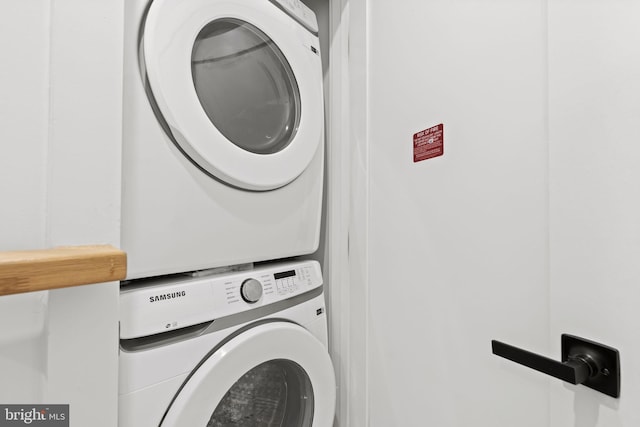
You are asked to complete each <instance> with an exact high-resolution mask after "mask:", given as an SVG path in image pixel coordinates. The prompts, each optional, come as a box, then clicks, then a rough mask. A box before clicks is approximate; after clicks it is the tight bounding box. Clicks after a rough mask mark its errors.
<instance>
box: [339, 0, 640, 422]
mask: <svg viewBox="0 0 640 427" xmlns="http://www.w3.org/2000/svg"><path fill="white" fill-rule="evenodd" d="M336 3H342V4H345V3H348V8H349V10H350V13H351V16H350V19H349V23H350V28H349V40H350V50H349V52H350V53H349V54H348V55H346V56H345V57H346V58H347V59H346V61H347V64H348V66H349V70H350V75H351V76H352V77H355V76H356V75H357V76H358V77H359V79H354V78H352V79H351V80H350V83H351V92H350V93H351V95H352V97H351V99H349V100H348V102H347V104H348V105H350V107H349V112H350V114H351V120H350V121H349V123H348V126H349V127H350V128H351V130H352V132H351V133H350V134H349V136H350V139H349V142H350V144H351V145H352V146H353V147H354V149H353V151H352V155H353V158H352V160H351V162H350V165H351V170H352V191H353V193H354V194H353V196H352V198H351V200H352V202H351V203H352V206H351V209H352V212H354V213H356V212H357V213H360V215H358V216H354V219H353V220H352V221H351V223H350V224H351V228H350V242H349V244H350V248H351V249H350V253H349V259H350V263H351V265H352V268H351V271H352V272H353V273H354V274H353V275H352V276H351V282H350V283H349V286H350V288H352V289H357V290H358V291H359V292H360V298H359V299H356V298H352V299H351V300H350V303H349V304H350V307H351V311H350V317H351V318H350V319H349V322H350V323H351V324H353V323H354V322H360V323H362V318H363V317H364V323H365V326H364V327H362V328H361V331H363V336H364V338H362V339H360V340H357V341H354V342H353V343H352V345H351V348H350V350H349V351H350V355H349V359H350V360H351V362H350V363H351V364H352V365H355V364H356V363H359V364H360V367H356V369H352V370H351V371H350V377H351V378H353V379H354V380H355V382H354V383H353V384H351V390H355V389H359V391H360V393H353V392H352V393H351V394H350V396H349V402H348V405H349V407H350V408H352V409H353V410H354V411H356V412H358V414H360V416H358V417H355V418H351V417H350V418H349V420H350V421H351V422H349V423H347V424H343V425H348V426H350V427H356V426H371V427H377V426H380V427H383V426H403V427H410V426H416V427H422V426H439V427H440V426H442V427H445V426H446V427H470V426H474V427H507V426H509V427H510V426H519V427H544V426H554V427H555V426H558V427H560V426H561V427H569V426H571V427H574V426H575V427H622V426H624V427H635V426H637V425H639V423H640V412H639V411H638V409H637V402H638V401H640V363H638V361H639V360H640V345H639V344H638V339H637V337H638V334H637V325H638V319H639V316H638V311H637V307H638V306H639V305H640V288H639V287H638V283H640V268H639V265H640V264H639V263H638V259H640V258H639V256H640V227H638V224H639V222H638V218H640V198H639V197H638V183H639V182H640V168H638V166H637V163H638V159H639V158H640V145H639V144H638V143H637V141H638V139H639V138H640V131H639V130H638V129H639V128H638V126H637V118H638V117H640V85H639V84H638V82H639V81H640V80H639V79H638V76H640V51H639V49H640V48H638V46H640V42H639V41H640V30H639V28H640V27H638V25H637V21H638V17H639V16H640V5H638V4H637V3H636V2H631V1H627V0H615V1H607V0H589V1H580V0H522V1H517V2H513V1H508V0H482V1H478V0H453V1H451V0H427V1H400V2H383V1H376V0H349V1H348V2H346V1H340V0H336ZM354 70H355V72H354ZM438 124H443V125H444V155H443V156H441V157H436V158H433V159H429V160H424V161H421V162H417V163H414V162H413V158H412V155H413V141H412V140H413V135H414V134H415V133H417V132H419V131H421V130H423V129H426V128H429V127H432V126H435V125H438ZM354 231H355V232H354ZM356 263H359V265H360V266H359V268H357V266H356ZM562 333H572V334H576V335H580V336H584V337H585V338H589V339H593V340H595V341H598V342H602V343H605V344H608V345H611V346H614V347H617V348H619V349H620V351H621V360H622V391H621V396H620V399H614V398H611V397H609V396H605V395H603V394H601V393H598V392H595V391H593V390H591V389H588V388H586V387H584V386H573V385H568V384H566V383H563V382H560V381H559V380H556V379H550V377H547V376H544V375H542V374H540V373H538V372H535V371H533V370H529V369H527V368H524V367H522V366H519V365H516V364H514V363H510V362H508V361H505V360H503V359H500V358H498V357H496V356H493V355H492V354H491V345H490V341H491V339H493V338H496V339H500V340H502V341H506V342H509V343H512V344H513V345H516V346H518V347H523V348H526V349H529V350H531V351H534V352H536V353H539V354H543V355H547V356H549V357H552V358H554V359H560V348H559V347H560V346H559V344H560V334H562Z"/></svg>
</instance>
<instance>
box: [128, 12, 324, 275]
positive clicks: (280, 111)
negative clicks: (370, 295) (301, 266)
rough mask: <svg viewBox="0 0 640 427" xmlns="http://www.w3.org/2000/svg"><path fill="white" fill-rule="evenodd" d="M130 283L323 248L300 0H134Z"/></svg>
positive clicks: (318, 74)
mask: <svg viewBox="0 0 640 427" xmlns="http://www.w3.org/2000/svg"><path fill="white" fill-rule="evenodd" d="M125 8H126V16H125V59H124V63H125V64H124V65H125V76H124V119H123V129H124V131H123V184H122V185H123V188H122V194H123V199H122V236H121V237H122V247H123V249H124V250H126V251H127V254H128V269H127V270H128V278H129V279H133V278H140V277H150V276H156V275H163V274H170V273H175V272H184V271H193V270H200V269H207V268H213V267H220V266H229V265H234V264H243V263H249V262H256V261H264V260H274V259H280V258H285V257H291V256H297V255H303V254H308V253H312V252H314V251H315V250H316V249H317V247H318V242H319V230H320V218H321V209H322V181H323V155H324V152H323V150H324V116H323V114H324V113H323V111H324V110H323V92H322V66H321V61H320V46H319V41H318V37H317V29H318V28H317V23H316V19H315V15H314V14H313V12H312V11H311V10H310V9H308V8H307V7H306V6H305V5H304V4H302V3H301V2H300V1H299V0H131V1H127V2H125Z"/></svg>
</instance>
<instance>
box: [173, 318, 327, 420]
mask: <svg viewBox="0 0 640 427" xmlns="http://www.w3.org/2000/svg"><path fill="white" fill-rule="evenodd" d="M335 387H336V385H335V377H334V372H333V365H332V364H331V360H330V359H329V355H328V353H327V350H326V348H325V347H324V346H323V345H322V343H320V341H318V340H317V339H316V338H315V337H314V336H313V335H311V333H309V332H308V331H307V330H306V329H304V328H303V327H301V326H299V325H296V324H293V323H288V322H271V323H262V324H259V325H258V326H255V327H253V328H251V329H249V330H246V331H244V332H242V333H240V334H239V335H236V336H235V337H233V338H232V339H230V340H229V341H227V342H225V343H224V344H223V345H222V346H220V347H218V348H216V349H214V350H213V351H212V352H211V353H210V354H209V355H208V356H207V357H206V358H205V359H204V360H203V361H202V363H201V364H200V365H199V366H198V367H197V368H196V369H195V370H194V371H193V372H192V374H191V375H190V376H189V378H188V379H187V380H186V381H185V383H184V384H183V385H182V388H181V389H180V390H179V391H178V394H177V395H176V397H175V399H174V400H173V402H172V403H171V405H170V406H169V409H168V410H167V413H166V414H165V417H164V419H163V421H162V423H161V426H162V427H183V426H194V427H196V426H200V427H205V426H206V427H222V426H246V427H250V426H264V427H269V426H274V427H275V426H282V427H312V426H313V427H330V426H331V425H333V416H334V411H335V397H336V396H335Z"/></svg>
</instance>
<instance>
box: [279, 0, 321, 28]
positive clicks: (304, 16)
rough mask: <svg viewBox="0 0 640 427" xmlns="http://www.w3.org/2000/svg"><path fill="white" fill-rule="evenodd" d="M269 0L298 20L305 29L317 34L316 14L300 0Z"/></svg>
mask: <svg viewBox="0 0 640 427" xmlns="http://www.w3.org/2000/svg"><path fill="white" fill-rule="evenodd" d="M271 2H272V3H273V4H275V5H276V6H278V7H279V8H280V9H282V10H283V11H285V12H286V13H287V14H288V15H289V16H291V17H292V18H293V19H295V20H296V21H298V22H299V23H300V24H301V25H302V26H303V27H305V28H306V29H307V30H309V31H311V32H312V33H313V34H318V20H317V19H316V14H315V13H313V11H312V10H311V9H309V7H308V6H307V5H306V4H304V3H302V2H301V1H300V0H271Z"/></svg>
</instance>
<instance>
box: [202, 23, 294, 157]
mask: <svg viewBox="0 0 640 427" xmlns="http://www.w3.org/2000/svg"><path fill="white" fill-rule="evenodd" d="M191 70H192V73H193V81H194V83H195V88H196V93H197V95H198V99H199V100H200V103H201V104H202V107H203V108H204V111H205V112H206V113H207V116H208V117H209V119H210V120H211V122H212V123H213V124H214V125H215V127H216V128H218V130H219V131H220V132H221V133H222V134H223V135H224V136H225V137H226V138H227V139H228V140H229V141H231V142H232V143H234V144H235V145H237V146H238V147H240V148H242V149H244V150H247V151H250V152H252V153H256V154H273V153H277V152H279V151H281V150H282V149H284V148H285V147H286V146H287V145H289V143H290V142H291V140H292V139H293V137H294V136H295V134H296V131H297V130H298V124H299V123H300V91H299V90H298V84H297V83H296V80H295V77H294V75H293V71H292V70H291V66H290V65H289V63H288V62H287V59H286V58H285V57H284V55H283V54H282V51H281V50H280V49H279V48H278V46H276V45H275V43H274V42H273V41H272V40H271V39H270V38H269V37H268V36H267V35H266V34H264V33H263V32H262V31H260V30H259V29H258V28H257V27H255V26H254V25H251V24H249V23H248V22H244V21H240V20H237V19H220V20H217V21H213V22H210V23H209V24H207V25H206V26H205V27H204V28H203V29H202V31H200V33H199V34H198V37H197V38H196V42H195V44H194V47H193V53H192V59H191Z"/></svg>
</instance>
